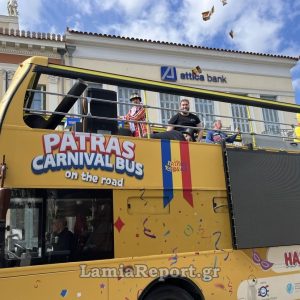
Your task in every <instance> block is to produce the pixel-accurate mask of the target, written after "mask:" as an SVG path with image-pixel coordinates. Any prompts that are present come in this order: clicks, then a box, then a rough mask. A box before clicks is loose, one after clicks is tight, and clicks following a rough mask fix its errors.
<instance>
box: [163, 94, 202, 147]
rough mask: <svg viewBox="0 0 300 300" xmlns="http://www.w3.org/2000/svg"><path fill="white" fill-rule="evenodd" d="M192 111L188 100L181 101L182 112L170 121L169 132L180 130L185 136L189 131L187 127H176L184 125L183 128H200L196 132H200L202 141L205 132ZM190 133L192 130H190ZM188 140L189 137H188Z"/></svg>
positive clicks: (199, 138) (199, 136)
mask: <svg viewBox="0 0 300 300" xmlns="http://www.w3.org/2000/svg"><path fill="white" fill-rule="evenodd" d="M189 111H190V102H189V100H188V99H182V100H181V101H180V112H179V113H177V114H176V115H175V116H173V117H172V118H171V119H170V120H169V122H168V123H169V126H168V127H167V131H171V130H174V129H175V130H178V131H180V132H182V133H183V134H184V132H186V131H187V128H185V127H178V126H174V125H182V126H191V127H198V128H199V129H195V130H194V132H195V133H197V132H198V139H197V140H198V141H201V139H202V135H203V131H202V130H201V122H200V119H199V118H198V116H196V115H195V114H192V113H190V112H189ZM189 131H190V130H189ZM187 139H188V140H190V139H189V137H187Z"/></svg>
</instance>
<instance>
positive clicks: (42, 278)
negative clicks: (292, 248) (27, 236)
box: [0, 58, 299, 300]
mask: <svg viewBox="0 0 300 300" xmlns="http://www.w3.org/2000/svg"><path fill="white" fill-rule="evenodd" d="M36 62H38V63H39V64H43V65H45V64H46V61H45V60H43V59H40V58H34V59H31V60H29V61H27V62H26V63H24V64H23V65H22V67H20V69H19V70H18V71H17V73H16V76H15V78H14V81H13V83H12V85H11V88H10V89H9V90H8V92H7V94H6V95H5V97H4V98H3V99H2V101H1V104H0V116H1V117H2V118H1V121H2V128H1V133H0V157H2V156H3V155H5V157H6V163H7V167H8V170H7V178H6V179H5V187H9V188H45V189H47V188H49V189H50V188H74V189H75V188H76V189H81V188H82V189H112V190H113V209H114V212H113V218H114V222H115V223H116V222H117V220H122V222H123V224H124V225H123V227H122V228H117V227H116V226H114V248H115V258H114V259H112V260H103V261H91V262H73V263H67V264H57V265H42V266H30V267H18V268H7V269H0V291H1V292H0V293H1V299H30V300H40V299H53V300H55V299H62V298H65V299H100V300H101V299H110V300H113V299H138V296H139V295H140V294H141V293H142V291H143V289H145V287H147V286H148V285H149V284H150V283H151V282H152V281H153V280H154V279H155V278H157V277H158V275H157V274H156V276H155V275H154V276H151V274H152V273H151V271H149V270H152V272H155V270H158V269H159V268H167V269H169V270H170V269H173V270H174V272H175V271H176V269H175V268H177V270H181V271H182V270H183V269H186V268H188V267H190V266H192V267H193V268H194V269H195V270H194V273H195V274H196V276H191V275H189V274H188V273H186V274H185V276H187V277H188V278H190V280H191V281H192V282H194V283H195V284H196V285H197V286H198V287H199V289H201V291H202V293H203V295H204V297H205V300H219V299H226V300H233V299H237V298H239V299H246V296H238V295H247V293H248V292H247V290H245V291H244V290H243V289H244V288H243V286H241V284H242V282H244V281H245V280H246V281H247V280H249V278H250V280H251V279H252V278H255V279H256V280H257V282H258V280H259V278H268V279H267V281H261V282H262V283H261V284H260V283H257V282H256V283H257V286H256V288H255V293H256V294H255V295H256V296H257V295H258V294H257V293H258V289H259V288H260V287H261V286H263V284H265V285H268V284H269V283H270V282H272V280H275V279H277V278H281V277H279V276H283V275H286V276H290V275H291V274H294V275H298V276H299V268H297V269H291V268H290V269H287V270H284V271H283V272H284V273H281V274H280V273H278V271H276V272H275V271H274V270H273V268H269V269H268V270H263V269H262V267H261V265H260V264H258V263H255V261H254V259H253V255H254V249H248V250H233V249H232V238H231V229H230V216H229V215H228V214H229V210H228V205H227V192H226V185H225V177H224V166H223V158H222V149H221V146H220V145H211V144H205V143H189V144H188V149H189V157H190V163H191V165H190V174H191V187H192V189H191V193H192V196H193V206H191V205H190V204H189V203H188V202H187V201H186V199H185V198H184V195H183V184H182V181H183V178H182V168H184V165H182V164H181V154H180V142H178V141H171V142H170V151H171V158H170V161H168V162H167V164H166V165H162V151H161V141H159V140H151V139H137V138H132V137H130V138H128V137H111V136H103V138H104V139H105V143H103V145H106V146H107V145H108V144H109V143H112V141H113V145H114V146H113V149H114V151H108V150H107V149H106V150H107V155H108V156H109V161H110V163H111V164H112V165H113V166H114V167H113V168H112V170H111V171H108V170H104V169H103V170H101V169H95V170H94V169H87V168H83V169H74V168H73V169H71V170H70V171H72V172H74V174H75V173H76V174H77V175H78V176H77V177H76V179H70V178H69V177H68V176H67V174H66V172H67V171H66V170H65V169H63V168H58V169H55V168H53V170H52V171H50V170H48V169H47V168H45V166H44V164H45V161H46V160H45V158H46V157H48V158H49V157H51V155H53V157H55V155H58V154H60V155H62V154H61V153H64V151H63V150H64V149H61V147H62V144H61V143H57V144H55V145H54V146H53V147H52V148H51V151H48V152H49V153H47V147H46V148H45V145H46V143H45V139H46V140H47V138H49V135H51V137H52V138H55V139H58V140H59V141H61V140H62V139H63V138H64V135H65V134H68V133H66V132H59V131H53V130H43V129H32V128H29V127H28V126H26V124H25V123H24V121H23V103H24V99H25V94H26V89H27V88H28V87H30V84H31V83H32V81H33V79H34V76H35V73H34V72H33V71H32V68H33V67H34V63H36ZM51 67H53V68H59V69H63V70H74V68H72V67H66V66H56V65H51ZM76 70H77V71H78V72H80V71H82V72H89V73H92V74H101V76H115V77H116V78H119V79H121V78H123V77H124V76H118V75H111V74H110V75H107V74H106V75H105V74H104V73H101V72H97V71H86V70H81V69H76ZM25 73H26V76H25V77H23V75H24V74H25ZM126 78H127V77H126ZM127 79H128V78H127ZM131 80H133V81H134V80H137V79H131ZM138 80H140V81H142V80H141V79H138ZM147 82H148V81H147ZM161 84H162V85H164V84H165V83H161ZM17 85H18V86H17ZM176 88H177V87H176ZM180 88H187V89H189V88H188V87H180ZM178 89H179V87H178ZM90 137H91V136H89V138H90ZM128 144H129V145H132V148H131V149H132V151H133V152H134V156H133V157H131V159H130V161H131V162H132V163H135V164H141V165H142V170H143V176H141V177H139V178H138V177H136V176H130V175H128V174H126V173H123V174H120V173H118V172H116V168H115V166H116V163H117V159H119V158H117V157H122V156H123V159H126V158H124V157H125V156H126V151H125V150H124V149H126V147H128ZM126 145H127V146H126ZM85 146H86V147H87V148H86V151H85V153H87V154H88V155H90V154H91V151H90V147H91V140H90V139H89V140H87V141H86V144H85ZM118 146H119V147H118ZM48 150H49V149H48ZM119 150H120V151H121V153H118V151H119ZM122 151H123V152H122ZM65 152H68V151H65ZM73 152H76V151H75V150H74V151H73ZM116 153H117V154H118V155H116ZM122 153H123V154H122ZM124 153H125V155H124ZM127 154H128V153H127ZM47 155H48V156H47ZM49 155H50V156H49ZM56 157H57V156H56ZM60 157H62V156H60ZM49 161H51V160H50V158H49ZM56 163H57V161H56ZM35 164H37V165H40V166H41V165H43V166H44V168H43V166H42V168H41V170H42V171H41V173H40V174H37V173H34V168H35ZM165 168H167V169H168V170H169V171H170V172H171V173H172V178H173V190H174V198H173V199H172V201H171V202H170V204H168V206H166V207H164V206H163V201H162V199H163V175H162V170H163V169H165ZM83 172H85V173H87V172H89V173H90V174H92V175H93V176H95V178H97V181H96V182H88V181H84V180H83V179H82V176H81V175H82V173H83ZM131 175H132V174H131ZM103 178H111V179H115V183H116V186H113V185H111V184H107V183H105V180H103ZM118 182H120V183H121V186H118V185H117V184H118ZM157 199H160V201H158V200H157ZM269 250H270V249H266V248H264V249H255V251H256V252H255V255H258V256H259V258H260V259H261V260H263V261H265V260H267V259H268V255H269ZM281 254H282V257H284V252H282V253H281ZM282 259H283V258H282ZM278 265H280V264H279V263H278ZM280 266H281V265H280ZM280 266H279V267H280ZM104 267H105V268H107V267H110V268H115V270H117V272H118V273H117V276H115V277H114V278H113V277H107V276H101V270H103V269H102V268H104ZM124 267H127V270H128V268H129V270H130V269H132V268H133V269H135V268H142V269H143V270H145V268H146V271H144V273H142V275H140V276H136V278H130V277H131V276H130V273H129V275H128V274H127V273H126V274H127V277H129V279H126V278H125V277H124V276H123V275H124ZM125 269H126V268H125ZM153 270H154V271H153ZM122 271H123V273H122ZM80 276H81V277H80ZM286 278H290V277H286ZM283 282H285V281H283ZM298 282H299V280H298ZM250 283H251V284H252V282H250ZM254 283H255V282H254ZM256 283H255V284H256ZM287 284H288V281H287ZM247 287H248V285H247ZM283 290H284V291H285V289H283ZM243 293H244V294H243ZM287 296H288V294H287ZM249 297H250V296H249ZM247 299H248V298H247ZM252 299H255V298H252ZM273 299H278V300H280V298H273ZM286 299H291V298H286ZM286 299H284V300H286Z"/></svg>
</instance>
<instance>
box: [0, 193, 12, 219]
mask: <svg viewBox="0 0 300 300" xmlns="http://www.w3.org/2000/svg"><path fill="white" fill-rule="evenodd" d="M10 195H11V190H10V189H8V188H0V220H3V221H5V219H6V213H7V210H8V207H9V203H10Z"/></svg>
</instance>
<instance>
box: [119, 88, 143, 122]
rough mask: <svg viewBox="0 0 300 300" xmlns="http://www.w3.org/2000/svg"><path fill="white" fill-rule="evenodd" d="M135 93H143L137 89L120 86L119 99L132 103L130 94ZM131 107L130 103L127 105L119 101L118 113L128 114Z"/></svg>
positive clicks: (120, 114)
mask: <svg viewBox="0 0 300 300" xmlns="http://www.w3.org/2000/svg"><path fill="white" fill-rule="evenodd" d="M133 93H137V94H139V95H141V93H140V91H137V90H136V89H129V88H124V87H118V101H119V102H125V103H130V101H129V98H130V95H131V94H133ZM130 108H131V106H130V105H125V104H120V103H119V104H118V115H119V116H124V115H126V114H127V112H128V111H129V109H130Z"/></svg>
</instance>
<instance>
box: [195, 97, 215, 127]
mask: <svg viewBox="0 0 300 300" xmlns="http://www.w3.org/2000/svg"><path fill="white" fill-rule="evenodd" d="M195 109H196V112H197V113H199V114H200V120H201V121H203V122H204V126H205V128H212V126H213V121H214V116H213V115H214V113H215V109H214V102H213V101H212V100H205V99H198V98H195Z"/></svg>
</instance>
